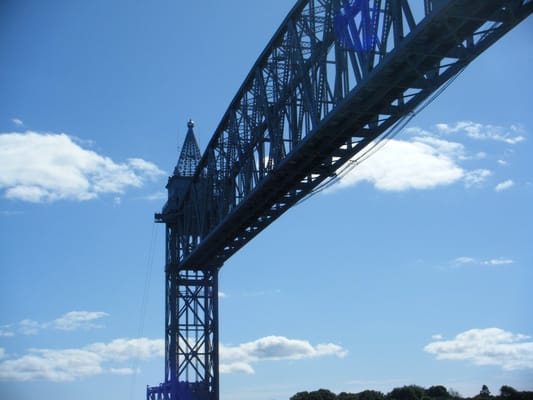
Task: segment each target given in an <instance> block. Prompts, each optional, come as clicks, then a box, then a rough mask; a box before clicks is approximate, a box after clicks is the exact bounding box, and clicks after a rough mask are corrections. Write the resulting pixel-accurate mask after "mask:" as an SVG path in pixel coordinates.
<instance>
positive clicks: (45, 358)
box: [0, 336, 347, 381]
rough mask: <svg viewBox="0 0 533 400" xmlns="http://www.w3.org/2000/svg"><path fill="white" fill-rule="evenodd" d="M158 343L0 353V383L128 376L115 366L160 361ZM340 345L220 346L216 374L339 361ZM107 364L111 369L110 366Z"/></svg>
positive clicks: (272, 342) (275, 342) (278, 339)
mask: <svg viewBox="0 0 533 400" xmlns="http://www.w3.org/2000/svg"><path fill="white" fill-rule="evenodd" d="M164 349H165V342H164V340H163V339H148V338H137V339H124V338H121V339H115V340H113V341H111V342H108V343H93V344H90V345H88V346H85V347H83V348H80V349H60V350H51V349H30V350H28V352H27V354H25V355H23V356H21V357H18V358H11V359H6V356H5V351H4V350H3V349H0V358H2V356H3V360H2V361H0V380H9V381H30V380H49V381H72V380H75V379H79V378H83V377H87V376H93V375H99V374H104V373H110V374H118V375H131V374H135V373H139V370H138V369H136V370H134V369H132V368H130V367H128V366H124V365H117V363H128V362H130V361H131V360H134V359H138V360H148V359H151V358H162V357H163V356H164ZM346 353H347V352H346V350H345V349H343V348H342V347H341V346H338V345H335V344H331V343H326V344H318V345H316V346H312V345H311V344H310V343H309V342H308V341H305V340H294V339H287V338H285V337H282V336H267V337H264V338H260V339H258V340H255V341H253V342H247V343H243V344H241V345H239V346H233V347H232V346H224V345H222V344H221V345H220V372H221V373H247V374H253V373H254V369H253V367H252V364H253V363H257V362H260V361H264V360H271V361H276V360H300V359H307V358H317V357H325V356H332V355H334V356H337V357H344V356H345V355H346ZM110 364H111V365H110Z"/></svg>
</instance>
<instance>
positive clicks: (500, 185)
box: [494, 179, 514, 192]
mask: <svg viewBox="0 0 533 400" xmlns="http://www.w3.org/2000/svg"><path fill="white" fill-rule="evenodd" d="M513 186H514V182H513V181H512V180H511V179H508V180H506V181H503V182H500V183H498V184H497V185H496V187H495V188H494V190H495V191H497V192H501V191H503V190H507V189H510V188H512V187H513Z"/></svg>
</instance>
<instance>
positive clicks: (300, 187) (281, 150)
mask: <svg viewBox="0 0 533 400" xmlns="http://www.w3.org/2000/svg"><path fill="white" fill-rule="evenodd" d="M532 12H533V0H424V2H423V4H422V2H421V1H415V0H300V1H298V2H297V3H296V5H295V6H294V7H293V9H292V10H291V12H290V13H289V15H288V16H287V17H286V18H285V20H284V21H283V23H282V25H281V26H280V28H279V29H278V31H277V32H276V33H275V34H274V36H273V37H272V39H271V41H270V42H269V43H268V45H267V47H266V48H265V50H264V51H263V52H262V53H261V55H260V57H259V58H258V60H257V62H256V63H255V65H254V66H253V67H252V69H251V71H250V73H249V74H248V76H247V77H246V79H245V81H244V83H243V84H242V86H241V87H240V89H239V90H238V92H237V94H236V96H235V97H234V99H233V100H232V102H231V103H230V106H229V108H228V109H227V111H226V112H225V114H224V116H223V118H222V120H221V122H220V123H219V125H218V127H217V129H216V131H215V133H214V135H213V137H212V138H211V140H210V141H209V144H208V146H207V148H206V150H205V152H204V154H203V155H202V156H201V157H200V155H199V151H198V146H197V143H196V140H195V139H194V134H193V131H192V128H193V125H192V122H190V123H189V125H188V128H189V130H188V132H187V137H186V140H185V144H184V147H183V149H182V153H181V155H180V159H179V161H178V165H177V166H176V170H175V173H174V175H173V176H172V177H170V178H169V182H168V185H167V188H168V190H169V198H168V201H167V203H166V204H165V206H164V208H163V211H162V212H161V213H160V214H156V221H157V222H163V223H165V225H166V235H167V240H166V246H167V247H166V282H167V285H166V315H165V338H166V340H165V343H166V347H165V382H163V383H162V384H161V385H160V386H156V387H149V388H148V389H147V399H150V400H156V399H180V400H182V399H195V400H196V399H206V400H207V399H209V400H217V399H218V396H219V393H218V298H217V292H218V282H217V275H218V270H219V268H220V267H221V266H222V265H223V263H224V261H226V260H227V259H228V258H229V257H230V256H231V255H232V254H234V253H235V252H236V251H238V250H239V249H240V248H241V247H242V246H244V245H245V244H246V243H247V242H248V241H249V240H251V239H252V238H253V237H254V236H256V235H257V234H258V233H260V232H261V231H262V230H263V229H264V228H265V227H266V226H268V225H269V224H270V223H272V222H273V221H274V220H275V219H276V218H278V217H279V216H280V215H282V214H283V213H284V212H285V211H287V210H288V209H289V208H290V207H291V206H293V205H294V204H296V203H297V202H298V201H300V200H302V199H304V198H305V197H306V196H308V195H310V194H312V193H314V192H315V191H316V190H317V189H319V188H321V187H323V185H324V184H325V183H327V182H328V181H330V180H332V179H335V177H336V176H337V174H338V173H339V171H341V169H342V168H344V167H346V166H347V165H350V164H351V163H353V164H357V162H358V161H360V160H361V159H363V158H364V157H365V156H366V155H367V154H368V153H367V152H368V149H369V148H372V145H373V144H375V143H377V142H379V141H380V140H383V139H384V138H386V137H387V136H388V135H391V133H393V132H394V131H395V130H396V127H397V126H398V124H399V123H400V122H401V121H402V120H403V119H405V118H406V117H408V116H409V115H412V114H413V112H416V111H417V110H418V109H420V108H421V107H422V106H424V105H425V104H427V101H428V100H430V99H431V97H432V96H434V95H435V94H437V93H439V91H440V90H442V88H443V87H445V85H446V84H447V83H449V82H450V81H451V80H452V79H453V78H454V77H455V76H457V74H458V73H460V71H462V69H463V68H465V67H466V66H467V65H468V64H469V63H470V62H471V61H472V60H473V59H474V58H476V57H477V56H478V55H479V54H481V53H482V52H483V51H484V50H485V49H487V48H488V47H489V46H490V45H491V44H493V43H494V42H495V41H497V40H498V39H499V38H500V37H501V36H503V35H504V34H505V33H506V32H508V31H509V30H510V29H512V28H513V27H514V26H515V25H517V24H518V23H520V22H521V21H522V20H523V19H525V18H527V16H528V15H530V14H531V13H532Z"/></svg>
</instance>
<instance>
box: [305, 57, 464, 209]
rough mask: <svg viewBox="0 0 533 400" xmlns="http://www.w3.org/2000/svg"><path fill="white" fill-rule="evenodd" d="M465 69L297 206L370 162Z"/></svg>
mask: <svg viewBox="0 0 533 400" xmlns="http://www.w3.org/2000/svg"><path fill="white" fill-rule="evenodd" d="M465 67H466V66H465ZM465 67H463V68H461V70H460V71H459V72H458V73H457V74H455V75H454V76H453V77H452V78H450V79H449V80H448V81H447V82H446V83H445V84H444V85H443V86H442V87H440V88H439V89H438V90H437V91H436V92H435V93H433V95H432V96H431V97H429V98H428V99H426V100H425V101H424V102H423V103H422V104H421V105H420V106H419V107H416V108H415V110H413V111H411V112H410V113H409V114H408V115H407V116H404V117H402V118H400V119H399V120H398V121H397V122H396V123H395V124H394V125H393V126H392V127H391V129H389V130H388V131H387V132H385V134H384V135H383V136H382V137H381V138H379V140H378V141H375V142H372V144H370V147H368V148H367V149H366V151H364V153H362V154H361V155H360V156H359V157H357V158H354V159H350V160H349V161H348V162H346V163H345V164H343V165H342V166H341V167H340V168H339V169H338V170H337V171H336V173H335V176H334V177H331V178H330V179H327V180H326V181H325V182H323V183H321V184H319V185H318V186H317V187H316V188H315V189H313V190H312V191H311V192H310V193H309V194H307V195H306V196H304V197H303V198H302V199H301V200H299V201H298V202H297V203H296V204H295V205H299V204H301V203H303V202H304V201H307V200H308V199H310V198H311V197H313V196H314V195H316V194H318V193H320V192H322V191H324V190H326V189H327V188H329V187H331V186H332V185H334V184H336V183H338V182H339V181H340V180H341V179H342V178H343V177H344V176H346V175H347V174H348V173H349V172H351V171H352V170H353V169H354V168H355V167H357V166H358V165H360V164H361V163H362V162H364V161H366V160H368V159H369V158H370V157H371V156H372V155H374V154H375V153H376V152H377V151H378V150H379V149H381V148H382V147H383V146H385V145H386V144H387V142H388V141H389V140H390V139H392V138H394V137H396V136H397V135H398V134H399V133H400V132H401V131H403V129H404V128H405V126H406V125H407V124H408V123H409V122H410V121H411V120H412V119H413V118H414V117H415V116H416V115H418V113H420V112H421V111H422V110H424V109H425V108H426V107H427V106H428V105H430V104H431V103H433V101H435V100H436V99H437V98H438V97H439V96H440V95H441V94H442V93H443V92H444V91H445V90H446V89H447V88H448V87H449V86H450V85H451V84H452V83H453V82H454V81H455V80H456V79H457V78H458V77H459V75H461V74H462V73H463V71H464V70H465Z"/></svg>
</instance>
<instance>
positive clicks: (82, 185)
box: [0, 131, 164, 203]
mask: <svg viewBox="0 0 533 400" xmlns="http://www.w3.org/2000/svg"><path fill="white" fill-rule="evenodd" d="M0 160H1V162H0V189H4V191H5V194H4V195H5V197H7V198H9V199H17V200H22V201H27V202H34V203H38V202H51V201H56V200H61V199H68V200H78V201H83V200H90V199H94V198H97V197H98V196H99V195H100V194H103V193H123V192H124V191H125V190H126V189H127V188H130V187H141V186H142V185H143V184H144V183H145V182H146V180H149V179H154V178H156V177H158V176H160V175H163V174H164V172H163V171H161V170H160V169H159V168H158V167H157V166H156V165H154V164H152V163H150V162H147V161H145V160H142V159H140V158H130V159H129V160H128V161H127V162H126V163H116V162H114V161H113V160H112V159H111V158H109V157H106V156H102V155H100V154H98V153H96V152H94V151H92V150H87V149H85V148H83V147H81V145H80V144H78V141H76V140H73V138H72V137H70V136H68V135H66V134H63V133H61V134H54V133H39V132H31V131H28V132H26V133H2V134H0Z"/></svg>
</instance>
